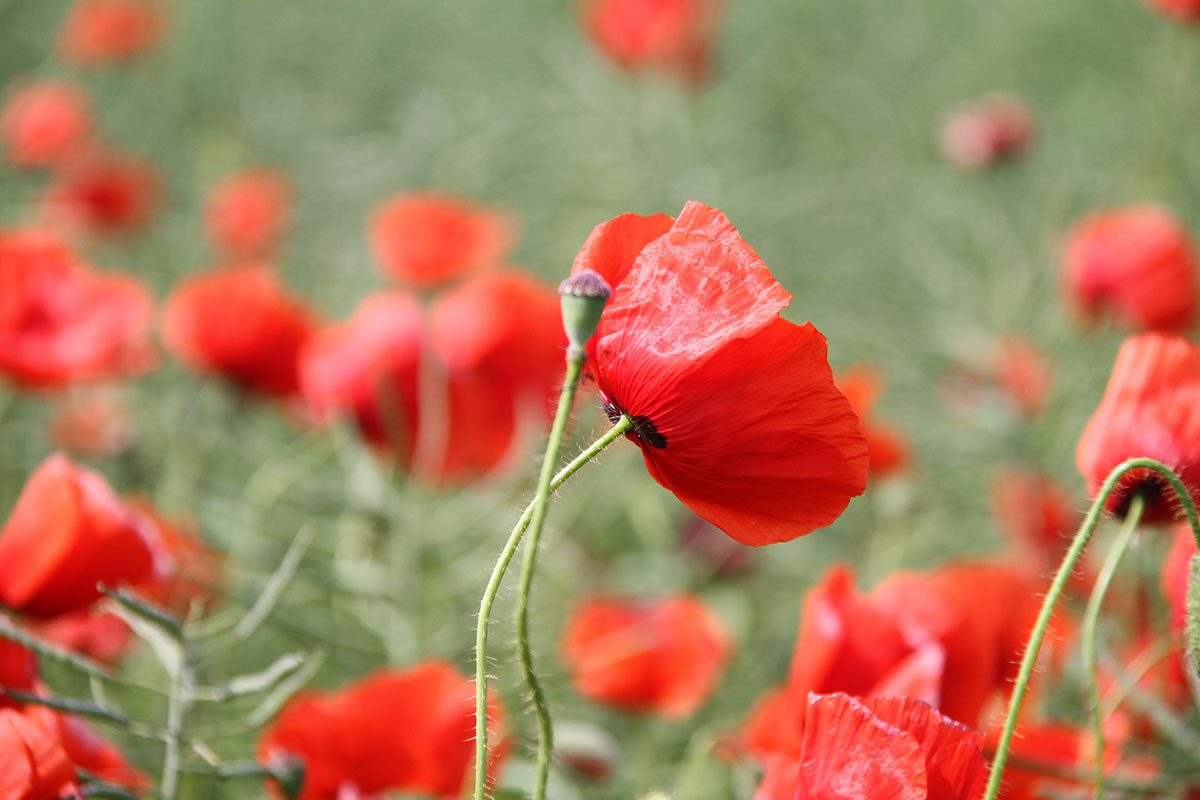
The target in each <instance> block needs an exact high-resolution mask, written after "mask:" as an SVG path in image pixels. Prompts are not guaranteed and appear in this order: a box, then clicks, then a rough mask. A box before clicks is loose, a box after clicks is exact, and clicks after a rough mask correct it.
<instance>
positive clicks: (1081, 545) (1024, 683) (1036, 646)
mask: <svg viewBox="0 0 1200 800" xmlns="http://www.w3.org/2000/svg"><path fill="white" fill-rule="evenodd" d="M1137 469H1146V470H1150V471H1151V472H1154V473H1155V474H1156V475H1158V476H1159V477H1160V478H1162V479H1163V480H1165V481H1166V482H1167V484H1168V485H1169V486H1170V487H1171V489H1172V491H1173V492H1174V493H1175V495H1176V497H1177V498H1178V500H1179V503H1180V505H1181V506H1183V510H1184V514H1185V516H1186V517H1187V520H1188V524H1189V525H1191V528H1192V535H1193V537H1195V539H1196V543H1197V546H1200V518H1198V517H1197V514H1196V504H1195V503H1193V502H1192V496H1191V495H1190V494H1188V491H1187V487H1186V486H1184V484H1183V481H1182V480H1180V479H1179V476H1178V475H1176V474H1175V473H1174V472H1173V471H1172V470H1171V468H1170V467H1168V466H1166V465H1165V464H1163V463H1161V462H1159V461H1155V460H1154V459H1152V458H1131V459H1129V460H1128V461H1124V462H1122V463H1120V464H1118V465H1117V467H1116V468H1115V469H1114V470H1113V471H1112V472H1111V473H1109V476H1108V477H1107V478H1105V480H1104V483H1103V485H1101V487H1100V491H1099V492H1097V493H1096V498H1095V500H1093V501H1092V507H1091V508H1090V509H1088V513H1087V516H1086V517H1085V518H1084V520H1083V524H1082V525H1080V527H1079V531H1078V532H1077V533H1076V534H1075V538H1074V540H1073V541H1072V542H1071V546H1070V548H1069V549H1068V550H1067V554H1066V555H1065V556H1064V557H1063V561H1062V564H1060V565H1059V567H1058V572H1057V573H1055V575H1054V582H1053V583H1051V584H1050V590H1049V591H1048V592H1047V593H1046V599H1045V600H1044V601H1043V602H1042V609H1041V611H1040V612H1038V617H1037V621H1036V622H1035V623H1034V626H1033V631H1032V632H1031V634H1030V637H1029V644H1027V645H1026V647H1025V655H1024V656H1023V657H1022V659H1021V668H1020V671H1019V672H1018V673H1017V682H1016V684H1015V685H1014V686H1013V695H1012V701H1011V702H1010V703H1009V706H1008V716H1007V718H1005V720H1004V729H1003V731H1002V732H1001V734H1000V741H999V743H998V745H997V746H996V757H995V759H994V760H993V761H992V769H991V774H990V775H989V776H988V782H987V789H986V791H985V792H984V796H983V800H996V798H997V797H998V796H999V794H1000V785H1001V783H1002V781H1003V780H1004V767H1005V764H1006V763H1007V762H1008V755H1009V751H1010V750H1011V749H1012V740H1013V736H1014V735H1015V733H1016V730H1017V720H1018V719H1019V718H1020V716H1021V706H1022V705H1023V704H1024V702H1025V695H1026V694H1027V693H1028V692H1029V682H1030V680H1031V679H1032V678H1033V670H1034V667H1035V666H1036V664H1037V659H1038V654H1039V653H1040V652H1041V650H1042V641H1043V640H1044V639H1045V638H1046V632H1047V630H1048V629H1049V627H1050V618H1051V616H1052V615H1053V613H1054V608H1055V606H1056V605H1057V604H1058V600H1059V598H1060V597H1061V596H1062V593H1063V589H1064V588H1065V587H1066V585H1067V581H1068V580H1070V578H1071V575H1072V574H1073V573H1074V572H1075V567H1076V566H1078V564H1079V559H1080V557H1081V556H1082V555H1083V551H1084V549H1086V548H1087V545H1088V542H1090V541H1091V539H1092V534H1094V533H1095V532H1096V527H1097V526H1098V525H1099V524H1100V517H1101V515H1102V514H1103V513H1104V504H1105V502H1106V501H1107V500H1108V497H1109V495H1111V494H1112V493H1113V490H1115V489H1116V487H1117V484H1118V483H1119V482H1120V480H1121V478H1123V477H1125V475H1126V474H1127V473H1129V472H1132V471H1133V470H1137Z"/></svg>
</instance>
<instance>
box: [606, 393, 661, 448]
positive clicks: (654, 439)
mask: <svg viewBox="0 0 1200 800" xmlns="http://www.w3.org/2000/svg"><path fill="white" fill-rule="evenodd" d="M604 413H605V414H606V415H608V421H609V422H611V423H612V424H614V425H616V424H617V421H618V420H620V419H621V417H622V416H623V415H624V414H625V412H624V411H622V410H621V407H620V406H619V405H617V404H616V403H614V402H612V401H611V400H606V401H605V402H604ZM629 419H631V420H632V421H633V430H632V431H631V432H630V435H631V436H633V437H636V438H637V440H638V441H639V442H641V443H642V444H645V445H649V446H650V447H656V448H658V449H659V450H662V449H665V448H666V446H667V437H666V436H665V435H663V434H661V433H659V432H658V428H657V427H656V426H655V425H654V420H652V419H650V418H649V417H635V416H633V415H630V417H629Z"/></svg>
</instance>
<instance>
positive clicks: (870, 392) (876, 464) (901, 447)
mask: <svg viewBox="0 0 1200 800" xmlns="http://www.w3.org/2000/svg"><path fill="white" fill-rule="evenodd" d="M837 388H838V389H839V390H840V391H841V393H842V394H844V395H845V396H846V399H847V400H849V401H850V408H852V409H853V410H854V413H855V414H856V415H858V420H859V423H860V424H861V425H862V434H863V436H864V437H865V438H866V440H867V449H868V450H869V451H870V453H871V477H873V478H886V477H888V476H890V475H898V474H900V473H903V472H904V471H905V470H906V469H907V468H908V465H909V461H910V458H909V447H908V442H907V441H905V438H904V436H903V434H901V433H900V432H899V431H897V430H896V429H894V428H892V427H891V426H889V425H886V424H881V423H879V422H876V421H875V420H874V419H873V413H872V412H873V411H874V409H875V403H876V401H877V400H878V399H879V394H880V392H882V391H883V375H882V374H880V372H879V370H877V369H875V368H874V367H870V366H866V365H861V366H857V367H854V368H853V369H849V370H846V371H845V372H843V373H842V374H841V375H839V376H837Z"/></svg>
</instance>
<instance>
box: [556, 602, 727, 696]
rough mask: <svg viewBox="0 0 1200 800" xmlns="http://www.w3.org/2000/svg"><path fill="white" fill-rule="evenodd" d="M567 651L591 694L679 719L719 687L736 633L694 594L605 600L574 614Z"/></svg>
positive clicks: (579, 683)
mask: <svg viewBox="0 0 1200 800" xmlns="http://www.w3.org/2000/svg"><path fill="white" fill-rule="evenodd" d="M562 648H563V659H564V660H565V661H566V663H567V666H568V669H569V670H570V672H571V676H572V682H573V683H574V684H575V688H576V689H577V690H578V691H579V693H580V694H582V695H583V696H584V697H586V698H588V699H589V700H591V701H593V702H595V703H601V704H603V705H609V706H614V707H616V708H621V709H625V710H626V711H637V712H642V713H649V714H656V715H659V716H663V717H668V718H672V719H679V718H682V717H686V716H689V715H691V714H693V713H695V711H696V710H697V709H698V708H699V707H700V706H701V705H703V704H704V701H705V700H707V699H708V696H709V695H710V694H711V693H712V691H713V689H714V688H716V685H717V682H718V681H719V680H720V678H721V673H722V672H723V671H724V669H725V664H726V662H727V661H728V658H729V636H728V634H727V633H726V632H725V627H724V625H723V624H722V623H721V620H720V618H719V617H717V616H716V615H715V614H714V613H713V612H712V611H710V610H709V609H708V608H707V607H706V606H705V605H704V604H703V603H701V602H700V601H699V600H698V599H697V598H694V597H689V596H687V595H678V596H674V597H665V598H661V599H657V600H632V599H624V598H598V599H594V600H589V601H588V602H586V603H584V604H583V605H581V606H579V607H578V608H576V609H575V611H574V612H573V613H572V615H571V618H570V620H569V621H568V622H567V629H566V632H565V633H564V634H563V645H562Z"/></svg>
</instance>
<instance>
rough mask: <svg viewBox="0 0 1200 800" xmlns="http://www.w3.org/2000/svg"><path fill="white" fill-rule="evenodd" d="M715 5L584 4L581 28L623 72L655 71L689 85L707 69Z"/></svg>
mask: <svg viewBox="0 0 1200 800" xmlns="http://www.w3.org/2000/svg"><path fill="white" fill-rule="evenodd" d="M720 5H721V4H720V3H719V2H718V0H585V2H584V3H583V6H582V11H583V24H584V27H585V28H586V30H587V33H588V36H589V37H591V39H592V41H593V43H595V45H596V46H597V47H598V48H600V50H601V52H603V53H604V55H606V56H608V57H609V58H610V59H612V61H613V62H614V63H615V64H616V65H617V66H619V67H621V68H623V69H628V70H633V71H640V70H643V69H658V70H662V71H664V72H673V73H675V74H678V75H680V76H681V77H683V78H685V79H689V80H696V79H698V78H701V77H703V75H704V72H705V70H706V69H707V67H708V61H709V54H710V51H711V50H712V45H713V38H714V35H715V32H716V27H717V21H718V17H719V12H720Z"/></svg>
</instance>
